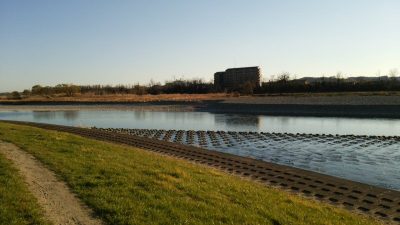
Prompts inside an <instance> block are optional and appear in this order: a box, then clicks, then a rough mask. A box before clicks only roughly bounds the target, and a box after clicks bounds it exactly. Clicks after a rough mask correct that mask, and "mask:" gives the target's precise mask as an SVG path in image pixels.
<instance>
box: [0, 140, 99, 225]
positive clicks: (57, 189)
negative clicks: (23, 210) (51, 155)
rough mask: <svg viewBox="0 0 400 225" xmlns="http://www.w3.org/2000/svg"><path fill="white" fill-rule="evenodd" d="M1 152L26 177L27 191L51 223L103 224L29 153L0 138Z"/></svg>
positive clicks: (75, 224)
mask: <svg viewBox="0 0 400 225" xmlns="http://www.w3.org/2000/svg"><path fill="white" fill-rule="evenodd" d="M0 153H2V154H4V155H5V156H6V158H8V159H9V160H11V161H12V162H13V163H14V165H15V166H16V167H17V168H18V169H19V171H20V173H21V174H22V175H23V177H24V178H25V182H26V183H27V185H28V188H29V190H30V191H31V192H32V193H33V195H34V196H35V197H36V198H37V199H38V202H39V204H40V205H41V206H42V207H43V208H44V210H45V215H46V216H47V218H48V219H49V220H50V221H52V222H53V223H54V224H67V225H77V224H88V225H91V224H93V225H94V224H103V223H102V222H101V221H100V220H98V219H96V218H94V217H93V216H92V212H91V210H90V209H89V208H88V207H86V206H84V205H83V204H82V203H81V202H80V200H79V199H78V198H77V197H76V196H75V195H74V194H73V193H71V191H70V190H69V189H68V187H67V185H66V184H65V183H64V182H61V181H59V180H58V179H57V177H56V175H55V174H54V173H53V172H52V171H50V170H48V169H47V168H46V167H44V166H43V165H42V164H41V163H40V162H39V161H38V160H36V159H35V158H34V157H33V156H32V155H30V154H28V153H26V152H25V151H23V150H21V149H19V148H18V147H16V146H15V145H13V144H9V143H5V142H2V141H0Z"/></svg>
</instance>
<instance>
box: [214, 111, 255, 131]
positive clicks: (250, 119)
mask: <svg viewBox="0 0 400 225" xmlns="http://www.w3.org/2000/svg"><path fill="white" fill-rule="evenodd" d="M214 121H215V123H216V124H223V125H226V126H227V127H233V128H235V127H237V126H243V127H248V130H259V125H260V116H257V115H235V114H216V115H215V116H214Z"/></svg>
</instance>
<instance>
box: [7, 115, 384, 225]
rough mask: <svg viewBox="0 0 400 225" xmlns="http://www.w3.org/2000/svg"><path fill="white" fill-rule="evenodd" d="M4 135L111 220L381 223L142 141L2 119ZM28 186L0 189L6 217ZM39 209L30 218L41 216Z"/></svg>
mask: <svg viewBox="0 0 400 225" xmlns="http://www.w3.org/2000/svg"><path fill="white" fill-rule="evenodd" d="M0 139H2V140H5V141H7V142H11V143H14V144H15V145H17V146H18V147H20V148H21V149H23V150H25V151H27V152H28V153H30V154H32V155H33V156H34V157H36V158H37V159H38V160H39V161H41V162H42V163H44V164H45V165H46V166H47V167H48V168H49V169H51V170H53V171H54V172H55V173H56V174H58V175H59V176H60V178H61V179H63V180H64V181H65V182H66V183H67V184H68V185H69V187H70V188H71V190H72V191H73V192H74V193H76V194H77V196H78V197H79V198H81V199H82V200H83V201H84V202H85V203H86V204H87V205H88V206H89V207H90V208H92V209H93V210H94V212H95V213H96V215H97V216H99V217H100V218H101V219H103V221H105V222H106V223H108V224H275V225H276V224H360V225H361V224H363V225H364V224H367V225H368V224H380V223H379V222H378V221H376V220H374V219H372V218H369V217H366V216H362V215H357V214H354V213H351V212H348V211H346V210H344V209H340V208H335V207H333V206H330V205H326V204H323V203H320V202H315V201H313V200H307V199H303V198H301V197H298V196H295V195H292V194H289V193H286V192H283V191H281V190H277V189H273V188H269V187H267V186H265V185H262V184H259V183H256V182H252V181H248V180H243V179H241V178H239V177H236V176H232V175H229V174H226V173H223V172H220V171H218V170H215V169H212V168H209V167H206V166H201V165H196V164H192V163H188V162H186V161H184V160H180V159H175V158H171V157H167V156H162V155H159V154H156V153H152V152H148V151H145V150H142V149H138V148H133V147H127V146H122V145H116V144H111V143H106V142H101V141H96V140H91V139H86V138H82V137H79V136H75V135H72V134H67V133H62V132H55V131H47V130H43V129H38V128H32V127H27V126H19V125H11V124H6V123H0ZM0 165H5V166H6V167H4V166H3V167H2V169H3V168H6V170H5V171H7V170H10V171H11V172H6V173H4V172H3V171H4V170H1V171H0V180H1V179H3V180H4V179H8V180H10V179H14V178H13V177H14V176H15V175H12V174H16V173H15V171H13V170H12V169H8V167H10V165H9V163H8V162H5V161H4V160H3V161H1V160H0ZM19 185H20V184H19ZM0 188H1V187H0ZM0 190H2V189H0ZM4 191H5V192H4ZM24 192H25V191H24V189H21V188H20V189H18V188H16V189H13V191H9V190H8V191H7V190H2V192H0V198H3V199H4V195H6V197H7V196H8V198H6V199H5V200H7V201H0V209H3V208H7V207H8V208H10V207H9V206H8V205H9V204H14V205H15V206H12V208H13V209H12V210H11V211H10V210H9V211H7V212H6V214H7V215H6V216H7V218H11V219H12V218H13V217H18V216H20V214H21V215H23V213H24V211H23V210H18V207H25V206H24V205H19V204H18V201H16V202H14V203H10V201H11V200H12V199H13V198H14V199H18V198H20V197H21V196H22V195H23V194H25V193H24ZM4 193H5V194H4ZM3 199H1V200H3ZM34 208H35V207H34ZM8 212H9V213H8ZM38 215H39V214H37V213H36V214H35V213H33V216H32V218H31V220H32V223H35V221H40V217H38ZM28 219H29V218H28Z"/></svg>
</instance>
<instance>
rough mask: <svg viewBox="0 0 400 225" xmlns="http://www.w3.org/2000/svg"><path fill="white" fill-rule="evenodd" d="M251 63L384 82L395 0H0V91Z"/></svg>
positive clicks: (395, 53)
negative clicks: (371, 78)
mask: <svg viewBox="0 0 400 225" xmlns="http://www.w3.org/2000/svg"><path fill="white" fill-rule="evenodd" d="M253 65H259V66H261V67H262V69H263V75H264V77H265V78H266V79H268V78H269V77H270V76H271V75H273V74H277V73H280V72H283V71H287V72H290V73H292V74H297V77H302V76H321V75H325V76H331V75H335V74H336V73H337V72H339V71H341V72H343V73H344V74H345V75H347V76H348V75H366V76H374V75H376V74H378V73H379V72H380V74H382V75H385V74H387V72H388V71H389V70H391V69H393V68H400V1H399V0H374V1H372V0H351V1H348V0H340V1H339V0H331V1H328V0H326V1H320V0H309V1H307V0H304V1H297V0H292V1H290V0H286V1H279V0H275V1H268V0H260V1H245V0H241V1H239V0H225V1H223V0H202V1H187V0H186V1H185V0H181V1H174V0H169V1H161V0H159V1H156V0H146V1H144V0H143V1H133V0H131V1H121V0H119V1H109V0H107V1H100V0H96V1H81V0H76V1H75V0H68V1H57V0H49V1H41V0H35V1H22V0H9V1H7V0H0V92H2V91H11V90H21V89H24V88H30V87H31V86H32V85H34V84H43V85H54V84H58V83H76V84H127V83H129V84H133V83H136V82H140V83H147V82H149V81H150V79H153V80H155V81H161V82H164V81H165V80H168V79H172V78H173V77H176V78H180V77H184V78H194V77H197V78H204V79H205V80H211V79H212V77H213V73H214V72H216V71H220V70H225V69H226V68H228V67H240V66H253Z"/></svg>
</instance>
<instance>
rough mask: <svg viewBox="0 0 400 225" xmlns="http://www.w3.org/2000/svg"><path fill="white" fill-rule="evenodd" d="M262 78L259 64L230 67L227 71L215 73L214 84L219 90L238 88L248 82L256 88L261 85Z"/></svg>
mask: <svg viewBox="0 0 400 225" xmlns="http://www.w3.org/2000/svg"><path fill="white" fill-rule="evenodd" d="M260 80H261V70H260V68H259V67H258V66H254V67H242V68H229V69H227V70H225V72H216V73H215V74H214V86H215V88H216V89H217V90H236V89H239V88H240V87H241V85H243V84H245V83H248V82H250V83H251V84H253V86H254V87H255V88H256V87H260Z"/></svg>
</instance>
